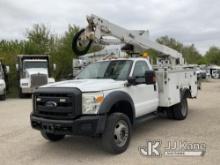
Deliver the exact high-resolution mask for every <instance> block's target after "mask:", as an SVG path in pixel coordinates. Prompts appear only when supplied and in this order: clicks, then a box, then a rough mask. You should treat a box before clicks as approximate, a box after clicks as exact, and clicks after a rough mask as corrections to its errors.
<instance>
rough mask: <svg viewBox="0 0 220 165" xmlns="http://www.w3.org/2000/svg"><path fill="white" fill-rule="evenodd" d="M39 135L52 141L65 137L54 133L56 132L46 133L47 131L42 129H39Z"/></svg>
mask: <svg viewBox="0 0 220 165" xmlns="http://www.w3.org/2000/svg"><path fill="white" fill-rule="evenodd" d="M41 135H42V136H43V137H44V138H45V139H46V140H49V141H52V142H56V141H60V140H62V139H63V138H64V137H65V135H56V134H53V133H47V132H43V131H41Z"/></svg>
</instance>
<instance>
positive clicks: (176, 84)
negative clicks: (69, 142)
mask: <svg viewBox="0 0 220 165" xmlns="http://www.w3.org/2000/svg"><path fill="white" fill-rule="evenodd" d="M88 23H89V25H88V27H87V28H86V29H84V30H83V31H80V32H79V33H78V34H76V35H75V37H74V39H73V50H74V51H75V52H77V53H79V54H83V53H86V52H87V51H88V47H89V46H91V42H96V43H109V44H110V43H120V44H121V43H125V44H128V45H129V46H130V45H132V50H131V49H129V51H133V52H134V51H135V52H136V51H137V50H139V51H142V50H144V49H145V50H147V49H149V48H153V49H155V50H158V51H159V52H161V53H164V54H163V55H162V54H161V53H160V56H161V58H160V59H159V60H158V61H159V62H158V63H160V64H158V65H156V66H152V65H151V64H150V62H149V60H148V58H143V57H130V58H107V59H104V60H100V61H98V62H95V63H92V64H90V65H88V66H87V67H86V68H85V69H83V70H82V71H81V72H80V73H79V74H78V75H77V76H76V78H75V79H74V80H68V81H61V82H57V83H53V84H48V85H45V86H42V87H40V88H38V89H37V90H36V91H35V92H34V94H33V112H32V113H31V125H32V127H33V128H35V129H38V130H40V131H41V134H42V136H43V137H44V138H46V139H48V140H51V141H58V140H61V139H63V138H64V136H65V135H87V136H101V138H102V144H103V147H104V149H106V150H107V151H109V152H111V153H115V154H118V153H121V152H124V151H125V150H126V149H127V147H128V145H129V141H130V138H131V132H132V126H133V125H135V124H136V123H139V122H140V121H143V120H145V119H149V118H151V117H155V116H158V114H161V113H162V114H166V115H167V116H168V118H171V119H175V120H183V119H185V118H186V117H187V114H188V104H187V98H196V96H197V75H196V72H195V69H193V67H192V66H190V67H189V66H188V65H185V64H184V60H183V59H182V57H181V54H180V53H178V52H176V51H175V50H172V49H171V48H168V47H166V46H161V45H160V44H158V43H154V42H153V41H150V40H149V39H148V38H147V40H145V37H148V35H146V36H145V32H144V31H128V30H124V29H123V28H121V27H119V26H117V25H114V24H112V23H109V22H108V21H106V20H104V19H102V18H100V17H97V16H94V15H92V16H91V17H89V18H88ZM94 26H95V27H94ZM94 29H95V30H94ZM103 29H104V32H103ZM104 34H108V35H110V36H114V37H116V40H112V39H111V40H105V41H103V37H102V36H103V35H104ZM146 34H147V33H146ZM122 35H123V36H122ZM143 35H144V37H143ZM130 36H131V38H130ZM76 41H77V42H82V43H83V42H85V41H87V42H86V43H87V44H88V45H87V44H85V43H84V45H87V46H85V50H83V51H82V49H81V50H80V49H79V45H82V43H81V44H79V45H77V42H76ZM125 47H126V46H125ZM133 48H134V49H133ZM86 49H87V50H86ZM176 64H178V65H176Z"/></svg>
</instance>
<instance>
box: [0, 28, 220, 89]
mask: <svg viewBox="0 0 220 165" xmlns="http://www.w3.org/2000/svg"><path fill="white" fill-rule="evenodd" d="M78 31H79V27H78V26H75V25H69V26H68V28H67V30H66V31H65V32H64V34H63V35H61V36H59V35H57V34H53V33H52V32H51V31H50V29H49V28H47V27H46V26H45V25H43V24H35V25H33V27H31V28H30V29H26V33H25V39H24V40H10V41H8V40H1V41H0V58H4V59H5V63H6V64H7V65H9V66H10V70H11V71H10V75H9V83H10V84H9V85H10V88H11V91H16V90H15V89H16V87H17V77H16V68H15V64H16V57H17V55H18V54H48V55H50V56H51V59H52V61H53V63H55V64H56V65H57V69H56V71H55V72H54V75H53V76H54V77H55V79H56V80H60V79H63V78H65V77H66V76H67V75H68V74H70V73H72V59H73V58H74V57H76V54H74V53H73V51H72V49H71V43H72V38H73V36H74V34H75V33H76V32H78ZM157 41H158V42H159V43H161V44H164V45H167V46H169V47H171V48H173V49H176V50H177V51H179V52H181V53H182V54H183V56H184V58H185V60H186V62H187V63H189V64H216V65H220V49H219V48H218V47H210V49H209V50H208V51H207V52H206V54H205V55H204V56H202V55H201V54H200V53H199V52H198V50H197V49H196V48H195V46H194V45H193V44H192V45H189V46H186V45H184V44H182V43H181V42H179V41H177V40H175V39H174V38H170V37H168V36H163V37H160V38H158V39H157ZM92 49H93V50H98V49H100V47H93V48H92ZM149 54H150V55H151V54H152V55H153V54H156V52H155V51H152V50H151V51H149ZM12 93H14V92H12Z"/></svg>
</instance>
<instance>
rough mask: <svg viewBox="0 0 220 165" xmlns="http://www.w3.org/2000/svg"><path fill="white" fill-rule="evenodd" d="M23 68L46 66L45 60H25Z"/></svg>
mask: <svg viewBox="0 0 220 165" xmlns="http://www.w3.org/2000/svg"><path fill="white" fill-rule="evenodd" d="M23 67H24V69H28V68H48V65H47V61H25V62H24V64H23Z"/></svg>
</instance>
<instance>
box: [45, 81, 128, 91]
mask: <svg viewBox="0 0 220 165" xmlns="http://www.w3.org/2000/svg"><path fill="white" fill-rule="evenodd" d="M124 84H125V81H115V80H112V79H80V80H67V81H60V82H56V83H52V84H48V85H44V86H42V87H43V88H44V87H76V88H79V89H80V90H81V91H82V92H95V91H105V90H111V89H116V88H122V87H124Z"/></svg>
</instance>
